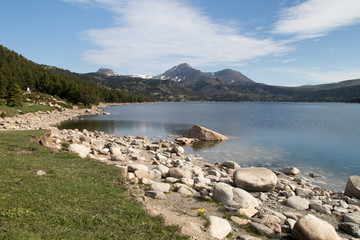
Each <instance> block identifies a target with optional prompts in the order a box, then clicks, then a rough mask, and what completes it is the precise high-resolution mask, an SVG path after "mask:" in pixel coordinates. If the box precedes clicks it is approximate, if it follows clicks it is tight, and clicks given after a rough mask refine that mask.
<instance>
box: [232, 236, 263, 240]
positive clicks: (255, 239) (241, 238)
mask: <svg viewBox="0 0 360 240" xmlns="http://www.w3.org/2000/svg"><path fill="white" fill-rule="evenodd" d="M236 239H238V240H261V239H260V238H258V237H253V236H249V235H241V236H238V237H237V238H236Z"/></svg>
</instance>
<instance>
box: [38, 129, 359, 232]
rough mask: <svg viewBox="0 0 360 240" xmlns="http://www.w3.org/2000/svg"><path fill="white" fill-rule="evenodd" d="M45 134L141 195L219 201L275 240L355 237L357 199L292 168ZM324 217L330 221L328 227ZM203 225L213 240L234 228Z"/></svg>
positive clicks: (220, 222) (167, 145)
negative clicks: (139, 187)
mask: <svg viewBox="0 0 360 240" xmlns="http://www.w3.org/2000/svg"><path fill="white" fill-rule="evenodd" d="M51 130H52V133H51V134H49V135H47V136H44V137H43V138H42V139H41V142H42V143H43V145H45V146H49V147H55V148H61V147H63V146H64V144H62V145H61V143H70V142H71V144H70V145H69V146H68V150H69V151H71V152H75V153H77V154H78V155H79V156H81V157H83V158H84V157H90V158H93V159H97V160H99V161H102V162H104V163H107V164H112V165H115V166H116V167H119V168H121V169H122V170H123V172H124V176H125V177H126V178H127V179H128V181H129V182H130V183H132V184H138V183H142V184H146V185H147V186H148V188H147V190H146V191H145V192H144V196H143V198H146V197H150V198H154V199H167V196H166V194H165V193H167V192H169V191H174V192H178V193H179V194H182V195H186V196H192V197H196V198H203V199H214V200H215V201H216V202H219V203H222V204H223V206H222V207H221V208H222V209H221V210H226V211H229V212H234V213H238V214H240V215H242V216H243V217H244V218H238V217H236V216H232V217H231V218H230V219H231V221H232V222H233V223H232V225H248V226H249V227H250V228H252V229H254V230H255V231H257V232H259V233H262V234H265V235H266V236H269V237H274V238H282V237H295V238H296V239H340V237H339V235H338V233H337V232H336V230H335V228H336V229H338V230H341V231H342V233H341V234H343V232H345V233H347V234H350V235H352V236H354V237H360V228H359V224H360V209H359V206H360V202H359V201H358V200H357V199H356V198H351V197H348V196H345V195H344V194H342V193H336V192H332V191H327V190H324V189H322V188H320V187H318V186H314V185H312V184H310V183H309V181H308V179H306V178H304V177H296V176H293V175H294V174H299V171H298V169H296V168H294V167H288V168H284V169H280V170H279V171H275V172H274V171H271V170H269V169H266V168H241V167H240V166H239V165H238V164H237V163H236V162H233V161H227V162H223V163H217V164H208V163H205V162H203V161H202V159H201V158H199V157H195V156H191V155H185V154H184V148H183V147H182V146H181V145H178V144H176V143H175V142H171V141H169V140H160V141H150V140H149V139H148V138H147V137H144V136H137V137H134V136H126V137H123V138H120V137H117V136H113V135H107V134H104V133H101V132H96V131H95V132H90V131H87V130H83V131H82V132H81V131H78V130H65V129H64V130H58V129H57V128H52V129H51ZM355 185H356V184H355ZM234 215H236V214H234ZM322 219H327V220H328V219H330V222H331V224H330V223H329V222H328V221H324V220H322ZM209 220H210V227H209V229H208V231H209V233H210V234H211V236H212V237H213V238H217V239H222V238H224V237H225V236H226V235H227V234H228V233H229V232H231V231H232V227H231V224H230V223H229V222H228V221H227V220H225V219H221V218H218V217H216V216H209ZM244 239H245V238H244ZM249 239H250V238H249Z"/></svg>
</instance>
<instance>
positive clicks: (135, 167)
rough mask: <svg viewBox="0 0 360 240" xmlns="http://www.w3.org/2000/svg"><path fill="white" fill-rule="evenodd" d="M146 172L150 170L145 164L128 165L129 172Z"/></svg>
mask: <svg viewBox="0 0 360 240" xmlns="http://www.w3.org/2000/svg"><path fill="white" fill-rule="evenodd" d="M139 169H141V170H145V171H148V170H149V168H148V166H146V165H144V164H137V163H132V164H129V165H128V171H129V172H135V171H136V170H139Z"/></svg>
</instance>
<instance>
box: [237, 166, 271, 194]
mask: <svg viewBox="0 0 360 240" xmlns="http://www.w3.org/2000/svg"><path fill="white" fill-rule="evenodd" d="M234 183H235V185H236V186H237V187H239V188H242V189H244V190H246V191H250V192H267V191H271V190H272V189H274V187H275V185H276V183H277V176H276V175H275V173H273V172H272V171H271V170H269V169H266V168H240V169H238V170H236V171H235V172H234Z"/></svg>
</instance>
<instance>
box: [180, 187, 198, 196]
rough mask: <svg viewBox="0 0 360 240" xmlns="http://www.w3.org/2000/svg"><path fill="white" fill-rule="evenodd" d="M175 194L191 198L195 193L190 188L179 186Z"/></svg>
mask: <svg viewBox="0 0 360 240" xmlns="http://www.w3.org/2000/svg"><path fill="white" fill-rule="evenodd" d="M177 192H178V193H180V194H182V195H187V196H192V195H194V193H195V192H196V191H195V190H193V189H192V188H190V187H189V186H186V185H181V186H180V187H179V188H178V189H177Z"/></svg>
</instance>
